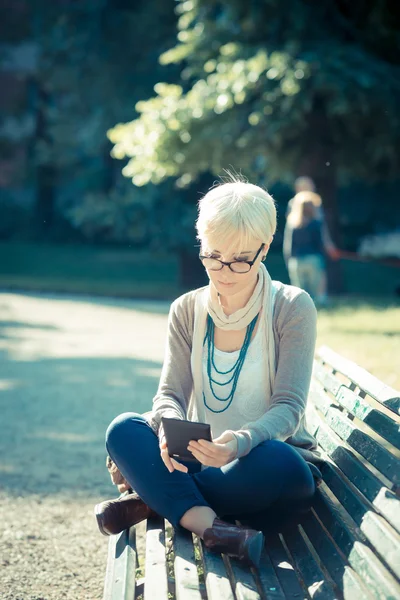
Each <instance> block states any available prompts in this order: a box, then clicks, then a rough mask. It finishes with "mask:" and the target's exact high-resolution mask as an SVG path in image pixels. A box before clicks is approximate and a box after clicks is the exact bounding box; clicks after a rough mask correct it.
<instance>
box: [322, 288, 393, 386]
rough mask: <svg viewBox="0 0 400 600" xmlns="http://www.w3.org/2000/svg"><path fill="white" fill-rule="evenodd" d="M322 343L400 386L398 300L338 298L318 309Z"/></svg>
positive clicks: (381, 377) (391, 384)
mask: <svg viewBox="0 0 400 600" xmlns="http://www.w3.org/2000/svg"><path fill="white" fill-rule="evenodd" d="M322 345H326V346H330V347H331V348H332V349H333V350H335V351H336V352H338V353H340V354H342V355H343V356H345V357H347V358H349V359H351V360H353V361H354V362H356V363H357V364H359V365H360V366H362V367H364V368H365V369H367V370H368V371H370V372H371V373H372V374H373V375H375V376H376V377H379V379H382V381H384V382H385V383H387V384H388V385H390V386H392V387H394V388H396V389H399V388H400V369H399V365H400V360H399V359H400V306H399V304H398V303H395V302H394V300H392V301H390V300H384V299H371V298H368V300H364V299H356V298H341V299H340V300H338V299H337V300H334V301H333V303H332V306H331V307H330V308H329V309H326V310H320V311H319V313H318V339H317V346H322Z"/></svg>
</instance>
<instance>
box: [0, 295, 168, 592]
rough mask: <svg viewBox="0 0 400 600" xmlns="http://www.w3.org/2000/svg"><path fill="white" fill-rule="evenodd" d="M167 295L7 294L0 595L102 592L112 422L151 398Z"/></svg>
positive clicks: (0, 384)
mask: <svg viewBox="0 0 400 600" xmlns="http://www.w3.org/2000/svg"><path fill="white" fill-rule="evenodd" d="M167 313H168V304H167V303H161V302H139V301H137V302H136V301H126V300H108V299H97V298H89V297H87V298H86V297H71V296H61V295H60V296H57V295H51V296H49V295H46V296H41V295H33V294H9V293H3V294H0V598H1V600H11V599H12V600H59V599H68V600H69V599H71V600H81V599H85V600H86V599H87V600H97V599H101V598H102V592H103V581H104V574H105V566H106V554H107V538H105V537H103V536H102V535H101V534H100V533H99V532H98V530H97V526H96V522H95V519H94V516H93V505H94V504H95V503H96V502H98V501H99V500H103V499H106V498H109V497H113V496H116V494H115V488H114V487H113V486H112V485H111V482H110V481H109V477H108V473H107V471H106V469H105V455H106V454H105V450H104V432H105V429H106V427H107V425H108V424H109V422H110V421H111V420H112V419H113V418H114V417H115V416H116V415H117V414H120V413H122V412H125V411H129V410H134V411H137V412H144V411H146V410H149V409H150V407H151V399H152V396H153V394H154V392H155V390H156V387H157V383H158V378H159V375H160V371H161V363H162V359H163V352H164V339H165V332H166V325H167Z"/></svg>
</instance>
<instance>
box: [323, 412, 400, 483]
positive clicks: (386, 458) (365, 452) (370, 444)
mask: <svg viewBox="0 0 400 600" xmlns="http://www.w3.org/2000/svg"><path fill="white" fill-rule="evenodd" d="M326 422H327V423H328V424H329V426H330V427H331V428H332V429H333V431H334V432H335V433H337V434H338V436H339V437H340V438H341V439H342V440H343V441H345V442H347V444H348V445H349V446H351V447H352V448H354V450H356V451H357V452H358V453H359V454H361V456H363V457H364V458H365V459H366V460H367V461H368V462H369V463H370V464H371V465H373V466H374V467H375V468H376V469H378V471H380V472H381V473H382V474H383V475H385V477H387V478H388V479H389V480H390V481H392V482H393V483H394V484H395V485H396V486H397V485H398V484H399V483H400V461H399V460H398V459H397V458H396V457H395V456H393V454H391V453H390V452H388V450H386V448H383V447H382V446H381V445H380V444H379V443H378V442H376V441H375V440H373V439H372V438H370V437H369V436H368V435H367V434H366V433H364V432H363V431H360V429H357V427H356V426H355V425H353V423H352V422H351V421H350V420H349V419H347V418H346V417H345V416H344V415H343V413H342V412H341V411H340V410H338V409H335V408H334V407H332V408H330V409H329V411H328V413H327V415H326Z"/></svg>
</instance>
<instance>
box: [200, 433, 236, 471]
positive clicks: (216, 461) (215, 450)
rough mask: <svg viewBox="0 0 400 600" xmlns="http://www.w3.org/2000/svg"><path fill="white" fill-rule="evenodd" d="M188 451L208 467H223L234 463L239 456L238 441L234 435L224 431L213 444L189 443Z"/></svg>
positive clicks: (202, 442) (203, 442)
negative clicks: (237, 455)
mask: <svg viewBox="0 0 400 600" xmlns="http://www.w3.org/2000/svg"><path fill="white" fill-rule="evenodd" d="M188 450H190V452H191V453H192V454H193V456H194V457H195V458H197V460H199V461H200V462H201V464H202V465H206V466H207V467H223V466H224V465H227V464H228V463H230V462H232V460H234V459H235V458H236V454H237V440H236V438H235V436H234V435H233V433H231V432H230V431H224V433H222V434H221V435H220V436H219V437H218V438H215V440H213V441H212V442H208V441H207V440H199V441H198V442H195V441H194V440H191V441H190V442H189V446H188Z"/></svg>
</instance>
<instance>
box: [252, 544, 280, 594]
mask: <svg viewBox="0 0 400 600" xmlns="http://www.w3.org/2000/svg"><path fill="white" fill-rule="evenodd" d="M258 577H259V580H260V584H261V589H262V590H263V592H264V596H265V597H266V598H268V600H286V596H285V594H284V592H283V589H282V586H281V584H280V582H279V579H278V578H277V576H276V573H275V570H274V567H273V564H272V562H271V559H270V557H269V556H268V554H267V552H266V551H265V548H264V549H263V551H262V554H261V560H260V568H259V571H258Z"/></svg>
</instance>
